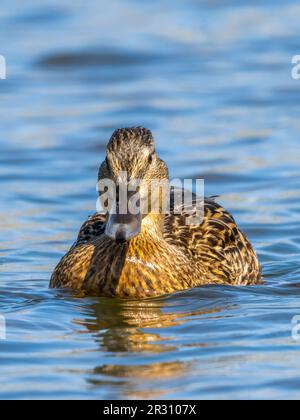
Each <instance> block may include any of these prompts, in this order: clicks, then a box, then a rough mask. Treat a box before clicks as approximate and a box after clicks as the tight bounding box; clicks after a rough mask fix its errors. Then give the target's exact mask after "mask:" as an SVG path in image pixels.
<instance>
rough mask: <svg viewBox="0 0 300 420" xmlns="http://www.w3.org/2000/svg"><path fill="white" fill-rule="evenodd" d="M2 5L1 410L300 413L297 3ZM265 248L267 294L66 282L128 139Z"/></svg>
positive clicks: (189, 0) (260, 289)
mask: <svg viewBox="0 0 300 420" xmlns="http://www.w3.org/2000/svg"><path fill="white" fill-rule="evenodd" d="M247 3H248V4H246V2H243V1H241V0H232V1H222V0H218V1H209V0H207V1H200V0H198V1H197V0H180V1H179V0H172V1H171V0H165V1H163V2H162V1H158V0H156V1H152V2H141V1H137V0H122V1H121V0H114V1H113V2H105V1H99V0H90V1H89V2H86V1H83V0H77V1H71V0H70V1H67V0H59V1H58V0H53V1H50V0H43V1H34V0H27V1H26V2H11V1H8V0H2V2H1V11H0V19H1V25H0V39H1V44H0V54H2V55H4V56H5V57H6V60H7V79H6V80H0V97H1V99H0V127H1V134H0V151H1V154H0V190H1V201H0V233H1V242H0V277H1V294H0V314H1V315H2V316H5V319H6V326H7V338H6V340H1V341H0V363H1V365H0V372H1V375H0V398H10V399H15V398H22V399H30V398H72V399H74V398H93V399H97V398H110V399H117V398H128V399H133V398H153V399H159V398H221V399H225V398H272V399H275V398H293V399H298V398H300V341H296V340H295V339H292V334H291V322H292V318H293V317H294V316H296V315H300V258H299V256H300V165H299V162H300V143H299V141H300V100H299V99H300V96H299V95H300V81H299V80H298V81H296V80H293V79H292V77H291V68H292V66H291V57H292V56H293V55H296V54H300V42H299V20H300V6H299V2H298V1H292V0H287V1H285V2H282V1H276V0H269V1H252V2H247ZM130 125H145V126H146V127H148V128H150V129H151V130H152V131H153V133H154V135H155V137H156V140H157V147H158V150H159V153H160V155H161V156H162V157H163V158H164V159H165V160H166V161H167V162H168V164H169V167H170V171H171V175H172V177H200V178H203V177H204V178H205V181H206V194H207V195H215V194H218V195H220V196H221V197H220V199H219V201H220V202H221V203H222V204H223V205H224V206H226V208H228V209H229V210H230V211H231V212H232V213H233V214H234V216H235V217H236V219H237V221H238V222H239V224H240V226H241V227H242V229H243V230H245V231H246V233H247V234H248V236H249V238H250V239H251V241H252V242H253V244H254V246H255V248H256V250H257V252H258V254H259V257H260V260H261V262H262V266H263V273H264V284H263V285H262V286H255V287H249V288H240V287H237V288H233V287H220V286H217V287H216V286H210V287H204V288H198V289H194V290H190V291H187V292H184V293H179V294H175V295H173V296H167V297H162V298H157V299H150V300H144V301H124V300H123V301H122V300H117V299H102V298H101V299H95V298H84V299H83V298H78V297H75V296H74V295H72V294H71V293H68V292H63V291H55V290H51V291H50V290H48V281H49V278H50V274H51V271H52V270H53V268H54V266H55V265H56V263H57V261H58V260H59V259H60V257H61V256H62V255H63V254H64V253H65V252H66V250H67V249H68V248H69V246H70V245H71V244H72V242H73V240H74V239H75V237H76V235H77V232H78V229H79V227H80V225H81V223H82V222H83V221H84V220H85V218H86V217H87V215H89V214H91V213H93V212H94V211H95V206H96V191H95V185H96V174H97V169H98V165H99V163H100V161H101V160H102V159H103V156H104V153H105V144H106V142H107V140H108V138H109V136H110V135H111V133H112V131H113V130H114V129H115V128H118V127H121V126H130Z"/></svg>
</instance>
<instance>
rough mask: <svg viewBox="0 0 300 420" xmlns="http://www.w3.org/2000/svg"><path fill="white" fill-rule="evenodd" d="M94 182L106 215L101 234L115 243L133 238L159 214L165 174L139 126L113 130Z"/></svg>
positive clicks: (147, 132)
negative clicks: (96, 182)
mask: <svg viewBox="0 0 300 420" xmlns="http://www.w3.org/2000/svg"><path fill="white" fill-rule="evenodd" d="M98 181H99V183H98V186H99V185H100V188H99V193H100V198H101V201H102V206H103V208H104V209H105V211H106V214H107V223H106V230H105V233H106V235H107V236H109V237H110V238H111V239H113V240H115V241H116V242H117V243H124V242H127V241H129V240H131V239H133V238H134V237H136V236H138V235H139V234H140V233H141V231H142V229H143V226H146V225H148V226H149V222H150V221H151V220H152V221H153V220H155V219H157V216H158V215H161V214H162V213H163V208H164V206H163V205H162V201H164V200H165V197H164V196H163V195H164V192H163V188H164V187H166V186H167V185H168V182H169V171H168V168H167V165H166V164H165V162H164V161H162V160H161V159H160V158H159V157H158V155H157V153H156V150H155V144H154V139H153V136H152V133H151V131H150V130H147V129H145V128H143V127H133V128H121V129H119V130H116V131H115V132H114V133H113V135H112V137H111V139H110V141H109V143H108V146H107V154H106V159H105V161H104V162H103V163H102V164H101V166H100V169H99V175H98ZM150 224H151V223H150Z"/></svg>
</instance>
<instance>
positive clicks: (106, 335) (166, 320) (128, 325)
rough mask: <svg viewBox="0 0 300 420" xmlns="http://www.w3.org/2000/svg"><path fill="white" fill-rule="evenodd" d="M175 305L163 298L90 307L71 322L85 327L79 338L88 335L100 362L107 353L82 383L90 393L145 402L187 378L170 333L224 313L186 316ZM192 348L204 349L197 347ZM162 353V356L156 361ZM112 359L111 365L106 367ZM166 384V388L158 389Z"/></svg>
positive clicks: (190, 365) (97, 303)
mask: <svg viewBox="0 0 300 420" xmlns="http://www.w3.org/2000/svg"><path fill="white" fill-rule="evenodd" d="M177 302H178V305H176V301H175V303H174V302H173V301H172V300H168V298H158V299H147V300H142V301H140V300H139V301H134V300H131V301H129V300H126V301H125V300H119V299H110V298H101V299H100V300H97V301H92V303H91V306H90V311H89V312H90V313H89V316H88V317H86V318H85V319H83V320H76V321H74V322H76V324H80V325H81V326H84V327H85V330H84V331H83V332H82V331H81V333H89V334H90V333H92V334H94V339H95V341H96V342H97V344H98V345H99V350H101V354H102V357H103V354H104V353H107V352H108V354H106V355H105V359H106V360H107V361H108V363H103V364H102V365H99V366H96V367H95V368H94V369H93V370H92V372H91V375H90V376H89V378H88V379H87V380H88V383H89V384H90V385H91V386H93V387H102V386H103V387H104V386H107V385H108V384H109V385H110V386H112V385H113V386H114V387H118V388H119V390H120V397H122V398H142V399H150V398H158V397H160V396H162V395H163V394H164V392H169V391H170V390H171V387H174V386H176V383H177V384H178V382H180V379H181V378H183V377H185V376H187V375H189V373H191V372H192V371H193V367H194V363H193V362H191V361H188V362H185V361H182V360H181V361H179V360H178V352H177V350H178V349H179V346H180V347H181V348H182V347H183V345H182V344H179V343H178V342H177V340H176V331H175V330H174V327H177V326H180V325H183V324H185V323H187V321H188V320H190V318H191V317H201V316H203V315H207V314H215V316H217V314H218V312H219V311H221V310H223V309H224V308H223V307H213V308H206V309H197V310H187V307H186V305H184V307H183V306H182V302H180V300H178V301H177ZM183 308H184V309H183ZM199 322H201V321H200V320H199ZM210 345H211V343H210ZM187 347H191V343H189V344H188V345H187ZM194 347H198V348H199V347H200V348H201V347H207V344H206V343H199V342H197V343H195V345H194ZM163 353H168V354H166V355H165V356H162V354H163ZM160 354H161V356H159V355H160ZM112 358H113V359H114V360H113V362H115V361H116V362H117V363H110V362H111V359H112ZM174 359H175V360H174ZM166 382H167V383H168V386H166V387H164V386H163V383H166Z"/></svg>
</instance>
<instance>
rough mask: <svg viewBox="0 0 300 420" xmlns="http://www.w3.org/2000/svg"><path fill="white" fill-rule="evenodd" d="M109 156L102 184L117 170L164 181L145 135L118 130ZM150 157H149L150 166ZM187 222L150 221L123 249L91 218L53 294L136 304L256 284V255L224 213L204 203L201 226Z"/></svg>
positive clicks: (56, 277)
mask: <svg viewBox="0 0 300 420" xmlns="http://www.w3.org/2000/svg"><path fill="white" fill-rule="evenodd" d="M145 150H147V153H148V155H147V154H146V152H145ZM107 156H108V160H107V161H106V162H104V163H103V164H102V165H101V167H100V171H99V178H101V177H110V178H112V179H114V178H115V177H116V176H117V174H118V171H127V172H128V173H129V174H130V177H142V178H143V180H145V182H147V180H148V179H151V178H152V179H154V178H155V179H158V178H159V179H165V178H167V177H168V170H167V167H166V165H165V164H164V162H163V161H161V160H160V159H159V158H158V156H157V155H156V153H155V149H154V141H153V138H152V134H151V132H150V131H149V130H146V129H143V128H140V127H138V128H131V129H121V130H117V131H116V132H115V133H114V134H113V136H112V138H111V140H110V142H109V144H108V152H107ZM147 156H153V159H154V161H152V160H151V162H150V161H149V159H148V157H147ZM193 205H194V206H195V202H194V203H193ZM176 213H177V212H176ZM189 215H190V214H186V213H185V212H184V211H182V212H181V213H180V214H179V215H178V214H175V212H174V208H173V207H172V206H171V212H170V213H168V214H160V215H155V214H148V215H147V216H146V217H145V218H144V221H143V226H142V230H141V233H140V234H139V235H138V236H136V237H134V238H133V239H131V240H129V241H127V242H126V243H121V244H118V243H117V242H116V241H114V240H113V239H111V238H109V237H108V236H106V234H105V226H106V220H107V218H106V216H105V215H100V214H95V215H94V216H91V217H90V218H89V219H88V220H87V221H86V222H85V223H84V225H83V226H82V228H81V229H80V232H79V235H78V238H77V241H76V242H75V244H74V245H73V246H72V248H71V249H70V251H69V252H68V253H67V254H66V255H65V256H64V257H63V259H62V260H61V261H60V263H59V264H58V266H57V267H56V269H55V271H54V273H53V275H52V278H51V282H50V287H67V288H72V289H76V290H82V291H83V292H85V293H87V294H91V295H99V296H101V295H105V296H120V297H134V298H141V297H147V296H155V295H161V294H166V293H172V292H175V291H179V290H184V289H188V288H191V287H195V286H200V285H204V284H211V283H214V284H229V285H247V284H256V283H259V282H260V279H261V273H260V265H259V262H258V259H257V257H256V254H255V252H254V250H253V248H252V246H251V244H250V243H249V241H248V240H247V238H246V237H245V235H244V234H243V233H242V232H241V231H240V230H239V228H238V227H237V225H236V223H235V221H234V219H233V217H232V216H231V215H230V214H229V213H228V212H227V211H226V210H224V209H223V208H222V207H221V206H220V205H219V204H217V203H216V202H215V201H214V199H212V198H207V199H205V205H204V219H203V222H202V224H201V225H200V226H193V225H188V224H187V223H186V218H187V217H188V216H189Z"/></svg>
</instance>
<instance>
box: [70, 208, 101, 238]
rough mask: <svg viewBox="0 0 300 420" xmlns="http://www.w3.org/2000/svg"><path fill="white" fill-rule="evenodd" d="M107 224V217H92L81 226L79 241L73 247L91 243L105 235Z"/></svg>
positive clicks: (98, 215)
mask: <svg viewBox="0 0 300 420" xmlns="http://www.w3.org/2000/svg"><path fill="white" fill-rule="evenodd" d="M105 224H106V216H105V215H104V214H100V213H95V214H93V215H92V216H90V217H89V218H88V220H87V221H86V222H84V224H83V225H82V226H81V228H80V231H79V234H78V237H77V240H76V242H75V244H74V245H73V246H78V245H82V244H85V243H88V242H91V241H92V240H94V239H96V238H97V237H99V236H101V235H103V234H104V232H105Z"/></svg>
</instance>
